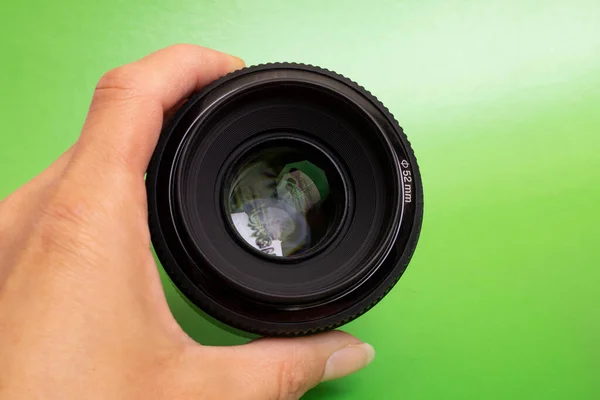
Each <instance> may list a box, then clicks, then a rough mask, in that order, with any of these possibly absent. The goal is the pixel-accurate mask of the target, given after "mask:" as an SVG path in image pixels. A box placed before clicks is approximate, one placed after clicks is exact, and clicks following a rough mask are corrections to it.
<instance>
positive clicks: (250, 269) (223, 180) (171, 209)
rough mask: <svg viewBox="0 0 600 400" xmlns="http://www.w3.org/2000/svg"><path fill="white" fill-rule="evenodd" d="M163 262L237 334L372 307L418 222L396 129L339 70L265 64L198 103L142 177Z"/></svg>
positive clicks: (221, 83) (286, 328) (303, 327)
mask: <svg viewBox="0 0 600 400" xmlns="http://www.w3.org/2000/svg"><path fill="white" fill-rule="evenodd" d="M146 183H147V190H148V205H149V222H150V230H151V235H152V242H153V245H154V248H155V250H156V253H157V256H158V258H159V260H160V261H161V263H162V265H163V267H164V269H165V271H166V272H167V273H168V275H169V277H170V278H171V280H172V281H173V282H174V283H175V285H176V286H177V287H178V289H179V290H180V292H181V293H182V294H183V295H184V296H185V297H186V298H187V299H189V300H190V302H191V303H193V304H194V305H195V306H197V307H198V308H199V309H201V310H202V311H204V312H206V313H207V314H209V315H210V316H212V317H214V318H216V319H217V320H219V321H221V322H224V323H226V324H228V325H230V326H232V327H234V328H237V329H240V330H242V331H246V332H250V333H255V334H260V335H268V336H293V335H304V334H309V333H314V332H319V331H323V330H328V329H333V328H335V327H338V326H341V325H343V324H345V323H347V322H349V321H350V320H352V319H354V318H356V317H358V316H359V315H361V314H363V313H364V312H366V311H367V310H368V309H370V308H371V307H373V306H374V305H375V304H376V303H377V302H378V301H379V300H380V299H381V298H383V296H385V294H386V293H387V292H388V291H389V290H390V289H391V288H392V287H393V286H394V284H395V283H396V282H397V280H398V279H399V278H400V276H401V275H402V273H403V272H404V270H405V269H406V266H407V265H408V262H409V261H410V258H411V257H412V254H413V252H414V249H415V247H416V243H417V241H418V237H419V233H420V228H421V221H422V215H423V194H422V184H421V178H420V174H419V169H418V166H417V162H416V159H415V156H414V154H413V151H412V149H411V147H410V144H409V142H408V140H407V139H406V136H405V135H404V133H403V131H402V129H401V128H400V126H399V125H398V123H397V122H396V120H395V119H394V118H393V117H392V115H391V114H390V113H389V111H388V110H387V109H386V108H385V107H384V106H383V105H382V104H381V103H380V102H379V101H378V100H377V99H376V98H375V97H374V96H372V95H371V94H370V93H369V92H367V91H366V90H365V89H364V88H362V87H360V86H359V85H357V84H356V83H354V82H352V81H350V80H348V79H346V78H344V77H342V76H340V75H338V74H335V73H333V72H330V71H327V70H324V69H320V68H316V67H312V66H307V65H301V64H265V65H259V66H255V67H250V68H244V69H242V70H239V71H236V72H234V73H231V74H229V75H227V76H225V77H223V78H221V79H219V80H218V81H216V82H214V83H213V84H211V85H210V86H208V87H206V88H205V89H204V90H202V91H201V92H199V93H197V94H195V95H194V96H193V97H192V98H191V99H190V100H189V101H188V102H186V104H185V105H184V106H183V107H182V108H181V109H180V110H179V111H178V112H177V114H176V115H175V116H174V117H173V119H172V120H171V121H170V122H169V124H168V125H166V126H165V128H164V130H163V132H162V134H161V137H160V139H159V143H158V146H157V148H156V151H155V153H154V156H153V159H152V161H151V163H150V166H149V169H148V174H147V178H146Z"/></svg>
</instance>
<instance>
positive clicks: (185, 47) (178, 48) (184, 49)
mask: <svg viewBox="0 0 600 400" xmlns="http://www.w3.org/2000/svg"><path fill="white" fill-rule="evenodd" d="M195 48H196V46H194V45H191V44H186V43H176V44H173V45H171V46H169V50H170V51H172V52H173V53H175V54H181V55H184V54H188V53H189V52H190V51H193V50H194V49H195Z"/></svg>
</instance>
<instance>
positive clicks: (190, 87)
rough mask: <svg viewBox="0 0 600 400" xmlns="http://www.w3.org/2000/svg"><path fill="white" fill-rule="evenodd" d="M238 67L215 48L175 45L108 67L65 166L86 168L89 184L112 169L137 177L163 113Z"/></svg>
mask: <svg viewBox="0 0 600 400" xmlns="http://www.w3.org/2000/svg"><path fill="white" fill-rule="evenodd" d="M243 66H244V62H243V61H242V60H241V59H239V58H237V57H233V56H230V55H227V54H224V53H220V52H218V51H215V50H210V49H207V48H204V47H200V46H195V45H175V46H171V47H168V48H166V49H163V50H160V51H157V52H155V53H153V54H151V55H149V56H147V57H144V58H142V59H141V60H139V61H136V62H134V63H131V64H127V65H125V66H122V67H119V68H116V69H114V70H112V71H110V72H108V73H107V74H105V75H104V76H103V77H102V79H100V81H99V83H98V85H97V87H96V90H95V92H94V97H93V100H92V105H91V107H90V111H89V114H88V117H87V119H86V123H85V125H84V128H83V131H82V134H81V137H80V139H79V141H78V146H77V151H76V153H75V154H74V155H73V160H72V164H71V167H72V168H71V169H72V170H74V171H77V172H76V173H77V174H83V175H87V172H89V173H90V174H92V175H90V176H93V177H94V178H93V182H94V184H101V182H99V179H102V175H111V174H112V173H114V172H116V173H127V174H133V175H134V176H138V177H140V178H141V177H143V175H144V173H145V171H146V168H147V165H148V162H149V160H150V157H151V155H152V152H153V151H154V148H155V146H156V142H157V140H158V136H159V134H160V131H161V126H162V123H163V115H164V112H165V111H166V110H169V109H170V108H172V107H173V106H175V105H176V104H177V103H178V102H179V101H180V100H182V99H184V98H186V97H188V96H189V95H190V94H191V93H192V92H194V91H196V90H198V89H200V88H201V87H203V86H205V85H206V84H208V83H210V82H212V81H213V80H215V79H217V78H219V77H220V76H223V75H226V74H227V73H229V72H232V71H234V70H236V69H239V68H242V67H243ZM90 169H92V170H93V172H92V171H89V170H90ZM99 171H101V173H100V176H99V175H98V173H99ZM109 180H112V179H111V178H109ZM87 181H88V182H89V180H87Z"/></svg>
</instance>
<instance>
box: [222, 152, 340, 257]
mask: <svg viewBox="0 0 600 400" xmlns="http://www.w3.org/2000/svg"><path fill="white" fill-rule="evenodd" d="M319 153H320V152H319V151H318V150H316V149H311V148H308V149H307V148H303V149H302V150H300V149H299V148H296V147H291V146H277V147H267V148H265V147H263V148H262V149H259V150H255V151H253V152H251V153H250V154H248V155H246V156H245V157H243V159H242V160H241V162H238V163H237V166H236V167H234V171H232V174H231V175H230V176H231V177H232V178H231V181H230V184H229V191H228V193H226V199H227V200H226V203H227V204H226V205H225V206H226V207H225V208H226V210H227V213H228V215H229V217H230V223H231V224H232V225H233V227H234V229H235V230H236V231H237V233H238V234H239V235H240V236H241V237H242V238H243V239H244V241H246V242H247V243H248V244H249V245H250V246H252V247H254V248H255V249H257V250H259V251H262V252H263V253H265V254H268V255H271V256H279V257H289V256H294V255H300V254H302V253H305V252H307V251H309V250H311V249H313V248H314V247H315V246H317V245H318V244H319V243H320V242H321V241H322V240H323V239H324V237H325V236H326V235H327V233H328V231H329V230H330V229H331V228H332V224H333V221H334V215H335V214H336V210H335V207H336V206H335V202H333V201H328V200H331V199H330V195H331V194H330V181H329V179H328V176H327V173H326V172H325V171H332V170H335V168H334V167H333V166H332V165H323V164H327V163H330V161H329V160H328V159H327V158H326V157H324V156H323V155H322V154H319Z"/></svg>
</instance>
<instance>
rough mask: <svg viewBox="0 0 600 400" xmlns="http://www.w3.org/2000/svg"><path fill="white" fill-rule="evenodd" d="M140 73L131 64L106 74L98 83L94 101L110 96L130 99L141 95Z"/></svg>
mask: <svg viewBox="0 0 600 400" xmlns="http://www.w3.org/2000/svg"><path fill="white" fill-rule="evenodd" d="M140 86H141V85H140V82H139V71H138V70H137V68H136V67H135V66H133V65H131V64H128V65H123V66H121V67H117V68H114V69H112V70H110V71H108V72H106V73H105V74H104V75H103V76H102V77H101V78H100V80H99V81H98V84H97V85H96V90H95V92H94V99H96V100H97V99H98V97H103V96H105V95H109V96H111V97H120V98H123V97H124V98H129V97H135V96H136V95H138V94H139V92H140V90H141V89H142V88H141V87H140Z"/></svg>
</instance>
